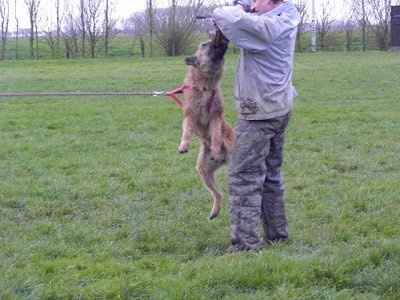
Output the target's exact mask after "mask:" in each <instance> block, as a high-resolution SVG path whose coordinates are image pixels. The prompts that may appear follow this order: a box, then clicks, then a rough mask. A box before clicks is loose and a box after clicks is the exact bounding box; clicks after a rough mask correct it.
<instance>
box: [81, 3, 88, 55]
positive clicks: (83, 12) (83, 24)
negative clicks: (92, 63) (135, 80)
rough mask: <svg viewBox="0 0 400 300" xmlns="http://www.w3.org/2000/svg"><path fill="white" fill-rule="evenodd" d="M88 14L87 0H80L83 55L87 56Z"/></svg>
mask: <svg viewBox="0 0 400 300" xmlns="http://www.w3.org/2000/svg"><path fill="white" fill-rule="evenodd" d="M86 15H87V7H86V5H85V0H79V20H80V23H79V26H80V28H79V29H80V33H81V41H82V44H81V47H82V50H81V51H82V57H85V56H86Z"/></svg>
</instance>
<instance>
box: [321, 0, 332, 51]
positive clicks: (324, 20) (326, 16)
mask: <svg viewBox="0 0 400 300" xmlns="http://www.w3.org/2000/svg"><path fill="white" fill-rule="evenodd" d="M334 21H335V18H334V17H333V5H332V3H331V1H330V0H327V1H323V2H322V3H321V14H320V17H319V18H317V36H318V40H319V45H320V49H321V50H325V49H326V48H328V45H327V41H326V40H327V37H328V35H329V33H330V31H331V27H332V23H333V22H334Z"/></svg>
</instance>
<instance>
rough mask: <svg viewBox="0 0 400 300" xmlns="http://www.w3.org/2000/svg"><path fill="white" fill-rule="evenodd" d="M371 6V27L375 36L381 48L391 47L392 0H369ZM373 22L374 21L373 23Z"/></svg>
mask: <svg viewBox="0 0 400 300" xmlns="http://www.w3.org/2000/svg"><path fill="white" fill-rule="evenodd" d="M369 1H370V6H371V18H372V20H374V21H372V20H371V23H370V24H369V28H370V30H371V31H372V33H373V34H374V36H375V40H376V43H377V45H378V47H379V50H388V49H389V48H390V6H391V4H392V2H393V1H391V0H369ZM372 22H373V23H372Z"/></svg>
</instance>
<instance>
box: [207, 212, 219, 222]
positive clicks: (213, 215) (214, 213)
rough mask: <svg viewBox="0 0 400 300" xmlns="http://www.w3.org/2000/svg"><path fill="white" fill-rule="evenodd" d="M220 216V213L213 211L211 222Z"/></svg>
mask: <svg viewBox="0 0 400 300" xmlns="http://www.w3.org/2000/svg"><path fill="white" fill-rule="evenodd" d="M218 215H219V211H212V212H211V213H210V216H209V218H210V220H212V219H215V218H216V217H218Z"/></svg>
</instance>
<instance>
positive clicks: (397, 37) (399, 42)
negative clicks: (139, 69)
mask: <svg viewBox="0 0 400 300" xmlns="http://www.w3.org/2000/svg"><path fill="white" fill-rule="evenodd" d="M390 16H391V33H392V34H391V35H392V36H391V45H392V46H391V47H392V50H400V5H397V6H392V7H391V12H390Z"/></svg>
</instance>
